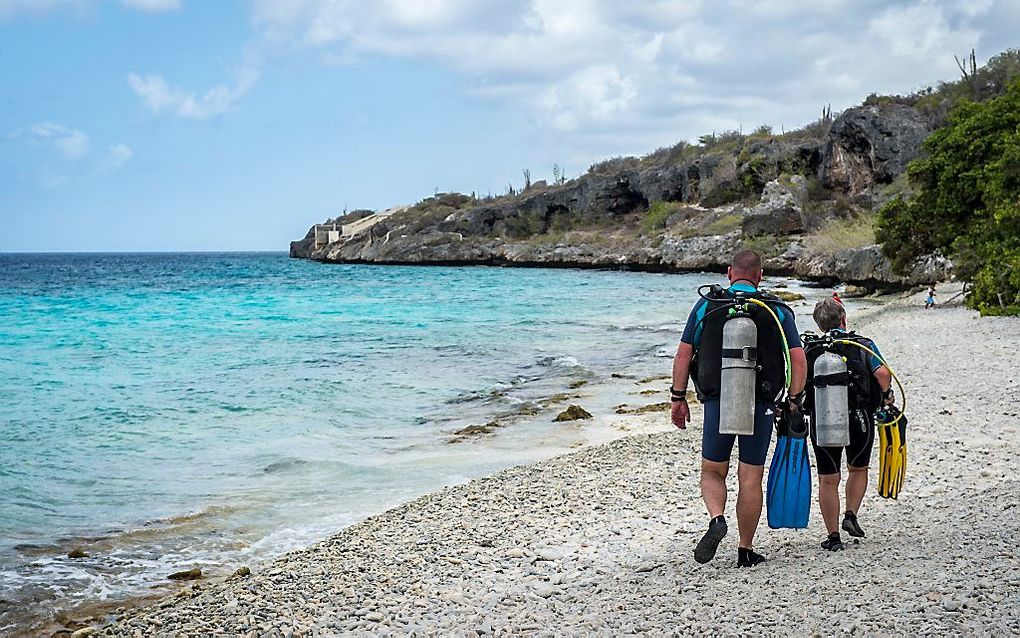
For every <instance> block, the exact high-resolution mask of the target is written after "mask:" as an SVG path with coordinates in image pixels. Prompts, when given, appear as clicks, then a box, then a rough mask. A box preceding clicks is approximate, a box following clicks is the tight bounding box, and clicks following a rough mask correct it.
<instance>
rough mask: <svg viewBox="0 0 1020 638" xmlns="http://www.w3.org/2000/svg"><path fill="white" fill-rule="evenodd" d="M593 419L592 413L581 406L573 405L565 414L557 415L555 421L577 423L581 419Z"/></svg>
mask: <svg viewBox="0 0 1020 638" xmlns="http://www.w3.org/2000/svg"><path fill="white" fill-rule="evenodd" d="M590 418H592V416H591V412H588V411H587V410H585V409H584V408H582V407H581V406H579V405H571V406H570V407H568V408H567V409H566V410H564V411H563V412H560V413H559V414H558V415H556V418H555V419H553V421H577V420H579V419H590Z"/></svg>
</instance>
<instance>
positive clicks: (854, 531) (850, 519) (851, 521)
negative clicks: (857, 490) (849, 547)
mask: <svg viewBox="0 0 1020 638" xmlns="http://www.w3.org/2000/svg"><path fill="white" fill-rule="evenodd" d="M843 531H845V532H846V533H847V534H849V535H851V536H853V537H854V538H864V530H863V529H861V526H860V525H859V524H858V523H857V515H856V514H854V513H853V512H851V511H850V510H847V511H846V514H844V515H843Z"/></svg>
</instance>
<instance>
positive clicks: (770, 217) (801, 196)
mask: <svg viewBox="0 0 1020 638" xmlns="http://www.w3.org/2000/svg"><path fill="white" fill-rule="evenodd" d="M807 200H808V186H807V180H806V179H805V178H804V176H803V175H791V176H789V177H787V178H785V179H776V180H772V181H771V182H769V183H768V184H766V185H765V190H764V191H762V194H761V201H760V202H759V203H758V205H757V206H755V207H754V208H752V209H751V210H750V211H749V212H748V214H747V215H746V216H745V217H744V222H743V230H744V234H745V235H749V236H757V235H792V234H795V233H800V232H802V231H803V230H804V205H805V204H806V203H807Z"/></svg>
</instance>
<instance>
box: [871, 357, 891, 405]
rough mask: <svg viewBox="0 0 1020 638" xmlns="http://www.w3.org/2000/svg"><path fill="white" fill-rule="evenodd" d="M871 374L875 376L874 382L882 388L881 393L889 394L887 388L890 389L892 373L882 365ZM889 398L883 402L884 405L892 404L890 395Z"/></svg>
mask: <svg viewBox="0 0 1020 638" xmlns="http://www.w3.org/2000/svg"><path fill="white" fill-rule="evenodd" d="M871 374H873V375H875V380H876V381H878V385H879V387H880V388H882V393H883V394H885V393H887V392H889V388H891V387H892V373H890V372H889V368H887V367H886V366H884V365H882V366H878V367H877V368H875V371H874V372H872V373H871ZM889 397H890V398H888V399H886V400H885V401H883V403H885V404H886V405H889V404H890V403H892V395H889Z"/></svg>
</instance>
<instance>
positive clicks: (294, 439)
mask: <svg viewBox="0 0 1020 638" xmlns="http://www.w3.org/2000/svg"><path fill="white" fill-rule="evenodd" d="M706 281H719V277H718V276H717V275H704V276H702V275H663V274H648V273H627V272H606V271H588V270H541V269H504V268H484V267H477V268H442V267H392V266H386V267H384V266H354V265H351V266H338V265H324V264H318V263H312V262H307V261H299V260H292V259H289V258H288V257H287V256H286V255H284V254H266V253H251V254H244V253H234V254H209V253H202V254H79V255H72V254H46V255H44V254H39V255H13V254H9V255H0V383H2V389H0V631H2V629H3V627H4V626H5V617H6V619H7V622H8V626H9V623H10V622H13V621H12V619H13V618H15V616H16V614H15V613H14V612H17V614H20V615H21V616H23V615H24V613H25V612H26V610H28V611H32V610H35V612H39V613H42V612H44V611H45V612H47V613H50V612H52V611H53V610H56V609H60V608H62V607H65V606H67V605H68V604H73V603H77V602H81V601H84V600H89V601H94V600H102V599H108V598H111V599H117V598H119V597H124V596H129V595H135V594H138V593H143V592H146V591H149V590H150V589H151V588H152V587H153V586H154V585H161V584H165V583H166V575H167V574H169V573H170V572H172V571H175V570H178V569H185V568H190V567H194V566H197V567H202V568H203V569H205V570H206V571H207V572H210V573H214V574H215V573H220V572H223V571H225V570H232V569H234V568H235V567H237V566H238V565H241V564H253V565H254V564H256V563H257V562H258V561H259V560H264V559H266V558H271V557H273V556H275V555H278V554H280V553H282V552H284V551H287V550H289V549H293V548H295V547H300V546H304V545H307V544H309V543H311V542H313V541H315V540H317V539H320V538H323V537H325V536H326V535H328V534H329V533H331V532H334V531H336V530H338V529H340V528H342V527H344V526H345V525H349V524H351V523H353V522H356V521H358V520H360V519H362V518H364V517H365V516H367V515H369V514H372V513H375V512H378V511H381V510H383V509H385V508H386V507H388V506H391V505H394V504H396V503H399V502H402V501H405V500H407V499H409V498H412V497H414V496H416V495H419V494H423V493H425V492H428V491H430V490H433V489H436V488H438V487H441V486H443V485H447V484H451V483H456V482H461V481H464V480H467V479H469V478H471V477H474V476H479V475H483V474H487V473H491V472H492V471H494V470H496V469H499V468H502V467H506V466H509V465H512V464H516V463H520V462H527V461H532V460H535V459H538V458H543V457H548V456H551V455H553V454H556V453H559V452H562V451H565V450H568V449H570V448H571V447H572V446H576V445H577V444H578V443H579V442H584V441H585V440H586V439H590V438H592V437H593V436H594V435H593V433H592V432H589V431H586V429H585V428H586V427H587V426H582V427H576V426H571V427H569V428H565V427H564V426H563V425H562V424H555V423H552V422H551V416H552V415H554V414H555V408H553V407H548V406H546V405H545V404H544V403H543V400H544V399H546V398H547V397H549V396H550V395H553V394H555V393H558V392H564V391H567V390H568V389H569V386H570V384H571V383H573V382H577V381H580V380H586V381H588V382H589V384H590V385H589V386H586V388H587V387H592V388H595V387H597V386H598V384H600V383H606V382H608V381H609V379H610V375H612V374H614V373H616V374H618V375H620V374H629V375H634V376H638V375H644V374H649V373H659V374H666V373H668V371H669V365H670V359H669V357H670V356H671V354H672V350H673V348H674V347H675V343H676V340H677V338H678V336H679V330H680V329H681V328H682V324H683V319H684V318H685V316H686V313H687V311H688V309H689V308H690V305H691V303H692V302H693V301H694V298H695V292H694V291H695V288H696V285H697V284H698V283H704V282H706ZM528 412H532V413H534V412H537V414H531V415H528V416H522V415H525V414H527V413H528ZM500 418H501V419H504V420H505V422H507V423H513V425H508V426H507V427H505V428H502V429H500V430H498V431H497V433H496V434H495V435H493V436H485V437H478V438H474V439H470V440H467V441H462V442H458V443H451V442H450V441H451V439H452V438H453V434H452V432H454V431H455V430H457V429H458V428H460V427H463V426H465V425H469V424H476V423H486V422H488V421H491V420H493V419H500ZM590 427H591V428H596V427H597V424H592V425H591V426H590ZM77 546H81V547H83V548H84V549H85V550H86V551H87V552H88V553H89V554H90V557H89V558H84V559H69V558H67V557H66V553H67V552H68V550H69V549H71V548H74V547H77Z"/></svg>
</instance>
